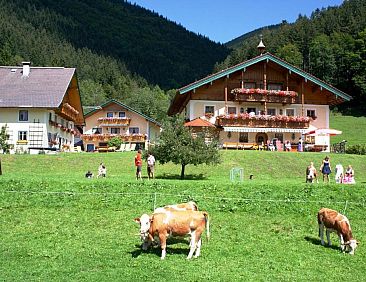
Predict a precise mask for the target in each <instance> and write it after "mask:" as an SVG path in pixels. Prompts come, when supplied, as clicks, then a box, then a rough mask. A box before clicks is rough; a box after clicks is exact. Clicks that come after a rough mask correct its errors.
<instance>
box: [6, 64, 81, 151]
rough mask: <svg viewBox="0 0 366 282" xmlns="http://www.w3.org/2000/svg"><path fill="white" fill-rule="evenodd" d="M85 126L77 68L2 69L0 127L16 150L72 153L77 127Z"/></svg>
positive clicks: (25, 65) (27, 65) (23, 67)
mask: <svg viewBox="0 0 366 282" xmlns="http://www.w3.org/2000/svg"><path fill="white" fill-rule="evenodd" d="M83 124H84V117H83V109H82V107H81V101H80V94H79V88H78V83H77V77H76V71H75V69H74V68H63V67H31V66H30V63H29V62H23V66H22V67H0V127H3V126H5V125H6V132H7V134H8V135H9V140H8V143H9V144H11V145H12V147H13V149H14V151H16V152H26V151H29V152H31V153H38V152H39V150H44V151H45V152H49V151H52V150H57V149H58V150H62V149H65V150H70V151H72V150H73V148H74V147H73V144H74V134H75V126H82V125H83Z"/></svg>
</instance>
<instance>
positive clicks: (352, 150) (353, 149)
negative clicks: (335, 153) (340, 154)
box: [346, 144, 366, 155]
mask: <svg viewBox="0 0 366 282" xmlns="http://www.w3.org/2000/svg"><path fill="white" fill-rule="evenodd" d="M346 153H347V154H357V155H366V144H356V145H350V146H348V147H347V148H346Z"/></svg>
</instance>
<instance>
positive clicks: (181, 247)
mask: <svg viewBox="0 0 366 282" xmlns="http://www.w3.org/2000/svg"><path fill="white" fill-rule="evenodd" d="M324 156H325V155H324V154H320V153H286V152H255V151H223V152H222V160H223V162H222V163H221V164H219V165H217V166H206V165H201V166H197V167H194V166H188V167H187V180H184V181H181V180H178V178H179V173H180V168H179V167H178V166H175V165H172V164H167V165H164V166H162V165H159V164H158V165H157V168H156V175H157V178H156V179H155V180H154V181H148V180H147V179H146V178H145V179H144V180H143V181H141V182H138V181H136V180H135V179H134V167H133V157H134V153H133V152H129V153H107V154H86V153H85V154H84V153H81V154H59V155H53V156H45V155H38V156H30V155H16V156H15V155H6V156H1V160H2V169H3V175H2V176H0V195H1V197H0V215H1V219H0V226H1V233H0V241H1V244H0V279H1V280H4V281H34V280H37V281H146V280H151V281H161V280H172V281H178V280H179V281H181V280H185V281H204V280H207V279H210V280H212V281H244V280H249V281H263V280H277V281H279V280H280V281H289V280H291V281H293V280H295V281H303V280H310V281H319V280H326V281H334V280H337V281H338V280H346V279H347V280H348V279H352V280H354V281H363V280H364V269H365V265H366V249H365V247H364V244H363V242H366V235H365V234H366V226H365V224H364V218H365V203H366V174H365V171H366V156H357V155H338V154H331V155H330V158H331V163H332V166H333V167H334V166H335V164H336V163H342V164H343V165H344V166H345V165H347V164H349V163H350V164H352V165H353V167H354V169H355V172H356V181H357V184H356V185H337V184H335V183H334V180H333V178H332V182H331V184H329V185H328V184H323V183H322V181H320V183H319V184H305V183H304V171H305V167H306V165H307V164H308V163H309V162H310V161H314V163H315V164H316V167H317V168H319V166H320V163H321V160H322V159H323V158H324ZM102 161H103V162H104V163H105V164H106V166H107V168H108V177H107V178H106V179H91V180H87V179H85V178H84V174H85V172H86V171H87V170H89V169H90V170H92V171H93V172H96V170H97V167H98V164H99V163H100V162H102ZM232 167H242V168H243V169H244V181H243V182H231V181H230V179H229V171H230V169H231V168H232ZM145 169H146V166H145ZM143 172H144V171H143ZM250 174H253V175H254V178H253V180H249V179H248V178H249V175H250ZM145 175H146V174H145ZM333 176H334V174H333ZM191 199H192V200H195V201H196V202H197V203H198V205H199V207H200V209H202V210H207V211H208V212H209V214H210V217H211V239H210V241H208V242H207V241H206V240H205V239H204V240H203V246H202V252H201V256H200V257H199V258H198V259H193V260H191V261H189V262H187V261H186V259H185V258H186V256H187V254H188V240H171V241H170V244H169V245H168V252H167V257H166V259H165V261H161V260H160V250H159V249H153V250H150V251H149V252H142V251H141V249H140V240H139V237H138V235H137V234H138V225H137V224H136V223H134V222H133V218H135V217H136V216H139V215H141V214H142V213H146V212H151V211H152V209H153V208H154V206H162V205H165V204H171V203H176V202H180V201H186V200H191ZM323 206H327V207H330V208H334V209H337V210H339V211H342V212H343V211H345V213H346V214H347V216H348V217H349V219H350V220H351V225H352V227H353V233H354V235H355V237H356V238H357V239H358V240H360V241H361V245H360V246H359V248H358V249H357V250H356V254H355V255H354V256H350V255H345V254H342V253H341V252H340V251H339V248H338V247H339V243H338V240H337V238H336V236H335V235H332V239H333V243H334V247H323V246H321V245H320V244H319V239H318V231H317V223H316V212H317V211H318V210H319V208H321V207H323Z"/></svg>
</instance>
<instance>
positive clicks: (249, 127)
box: [168, 41, 351, 151]
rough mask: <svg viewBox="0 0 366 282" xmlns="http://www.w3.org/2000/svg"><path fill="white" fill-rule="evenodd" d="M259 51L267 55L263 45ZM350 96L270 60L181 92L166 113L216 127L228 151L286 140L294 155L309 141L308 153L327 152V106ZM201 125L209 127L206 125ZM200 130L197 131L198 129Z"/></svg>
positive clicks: (235, 69)
mask: <svg viewBox="0 0 366 282" xmlns="http://www.w3.org/2000/svg"><path fill="white" fill-rule="evenodd" d="M258 49H262V50H263V49H264V45H263V42H262V41H261V42H260V44H259V45H258ZM350 99H351V96H349V95H348V94H346V93H344V92H342V91H340V90H338V89H336V88H335V87H333V86H332V85H329V84H328V83H326V82H324V81H322V80H320V79H318V78H316V77H314V76H312V75H311V74H308V73H306V72H304V71H303V70H301V69H299V68H297V67H295V66H293V65H291V64H289V63H287V62H285V61H284V60H282V59H280V58H278V57H276V56H274V55H272V54H270V53H263V52H261V54H260V55H259V56H257V57H255V58H252V59H250V60H248V61H245V62H242V63H240V64H238V65H235V66H233V67H230V68H228V69H225V70H222V71H220V72H217V73H214V74H212V75H210V76H207V77H205V78H202V79H200V80H198V81H195V82H193V83H191V84H189V85H186V86H184V87H182V88H180V89H179V90H178V91H177V93H176V95H175V97H174V99H173V101H172V103H171V105H170V108H169V110H168V114H169V115H175V114H183V115H184V116H185V118H186V120H187V122H188V124H187V125H188V126H190V127H192V122H193V125H196V126H195V129H196V131H197V129H200V128H202V129H207V128H209V127H211V126H207V122H209V123H210V124H211V125H213V126H215V128H216V132H217V133H216V134H217V135H218V136H219V142H220V144H221V145H222V146H223V147H224V148H230V147H231V148H237V149H238V148H258V146H261V145H262V144H263V145H265V146H266V145H268V144H269V143H270V142H273V143H274V144H275V145H277V149H278V150H281V149H282V148H283V143H284V142H286V141H287V140H288V141H290V142H291V144H292V147H293V149H294V148H295V147H296V144H297V143H298V141H299V139H300V138H302V139H303V138H304V137H305V136H306V143H307V145H306V146H307V149H309V150H326V151H327V150H329V145H330V144H329V143H330V138H329V134H319V135H317V134H311V135H312V136H308V135H304V134H305V133H308V132H310V131H313V130H315V129H317V128H325V129H327V128H329V106H332V105H337V104H340V103H342V102H344V101H349V100H350ZM201 120H205V121H206V125H204V124H203V122H202V121H201ZM197 125H199V126H197Z"/></svg>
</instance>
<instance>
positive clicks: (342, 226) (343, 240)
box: [318, 208, 358, 255]
mask: <svg viewBox="0 0 366 282" xmlns="http://www.w3.org/2000/svg"><path fill="white" fill-rule="evenodd" d="M318 225H319V237H320V240H321V244H322V245H324V227H325V228H326V235H327V240H328V245H329V246H330V245H331V244H332V243H331V241H330V232H337V234H338V237H339V241H340V244H341V250H342V251H343V252H344V251H346V250H349V253H350V254H351V255H353V254H354V252H355V249H356V248H357V244H358V242H357V240H355V239H354V238H353V237H352V230H351V225H350V223H349V220H348V218H347V217H345V216H344V215H343V214H340V213H339V212H337V211H335V210H331V209H328V208H322V209H320V210H319V212H318Z"/></svg>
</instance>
